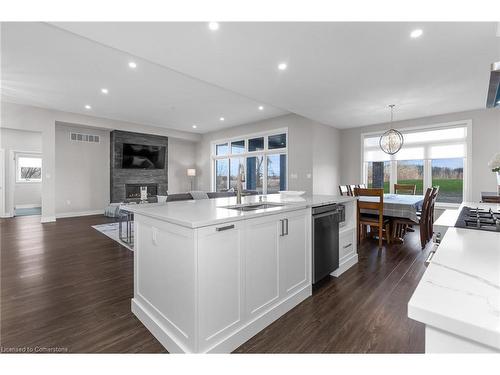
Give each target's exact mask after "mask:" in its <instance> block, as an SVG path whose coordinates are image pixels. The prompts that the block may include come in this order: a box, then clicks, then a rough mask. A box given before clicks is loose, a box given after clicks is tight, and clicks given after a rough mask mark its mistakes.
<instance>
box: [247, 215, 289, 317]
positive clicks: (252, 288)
mask: <svg viewBox="0 0 500 375" xmlns="http://www.w3.org/2000/svg"><path fill="white" fill-rule="evenodd" d="M280 230H281V227H280V217H279V216H278V215H273V216H265V217H262V218H258V219H252V220H248V221H247V224H246V230H245V291H246V293H245V299H246V313H247V315H248V316H253V315H256V314H259V313H261V312H263V311H265V310H266V309H267V308H269V307H270V306H271V305H272V304H273V303H274V302H277V300H278V298H279V279H278V267H279V265H278V241H279V231H280Z"/></svg>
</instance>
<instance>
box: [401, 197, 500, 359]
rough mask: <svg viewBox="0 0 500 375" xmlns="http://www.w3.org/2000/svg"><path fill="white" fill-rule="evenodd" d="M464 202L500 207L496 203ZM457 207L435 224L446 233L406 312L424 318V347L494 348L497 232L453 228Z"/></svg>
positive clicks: (499, 323)
mask: <svg viewBox="0 0 500 375" xmlns="http://www.w3.org/2000/svg"><path fill="white" fill-rule="evenodd" d="M462 206H469V207H474V208H475V207H479V208H481V209H483V208H485V209H489V208H491V209H493V210H496V211H500V205H496V204H484V203H471V202H466V203H463V204H462ZM460 209H461V207H460ZM460 209H458V210H449V211H447V212H445V213H444V214H443V215H442V216H441V217H440V218H438V219H437V220H436V222H435V224H434V231H435V232H437V231H439V232H441V233H442V234H444V237H443V239H442V241H441V244H440V245H439V247H438V248H437V251H436V253H435V255H434V256H433V257H432V260H431V262H430V264H429V266H428V268H427V270H426V271H425V273H424V275H423V277H422V279H421V280H420V283H419V284H418V286H417V289H416V290H415V292H414V293H413V296H412V297H411V299H410V301H409V303H408V316H409V317H410V318H412V319H415V320H417V321H419V322H422V323H424V324H425V352H426V353H498V352H500V233H498V232H487V231H480V230H474V229H464V228H454V225H455V222H456V221H457V218H458V215H459V213H460Z"/></svg>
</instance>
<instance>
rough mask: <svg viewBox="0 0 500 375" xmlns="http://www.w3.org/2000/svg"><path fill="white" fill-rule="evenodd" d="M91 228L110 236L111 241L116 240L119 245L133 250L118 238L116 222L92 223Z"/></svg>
mask: <svg viewBox="0 0 500 375" xmlns="http://www.w3.org/2000/svg"><path fill="white" fill-rule="evenodd" d="M92 228H94V229H95V230H96V231H98V232H101V233H102V234H104V235H105V236H107V237H109V238H111V239H112V240H113V241H116V242H118V243H119V244H120V245H122V246H124V247H126V248H127V249H129V250H130V251H134V249H132V248H131V247H130V246H129V245H127V244H126V243H125V242H123V241H122V240H120V237H119V235H118V223H109V224H99V225H92Z"/></svg>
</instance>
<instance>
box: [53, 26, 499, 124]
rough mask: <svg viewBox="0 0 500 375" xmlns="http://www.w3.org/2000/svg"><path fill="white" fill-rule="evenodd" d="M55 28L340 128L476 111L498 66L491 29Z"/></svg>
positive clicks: (396, 27) (338, 27)
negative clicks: (416, 33) (418, 32)
mask: <svg viewBox="0 0 500 375" xmlns="http://www.w3.org/2000/svg"><path fill="white" fill-rule="evenodd" d="M58 26H60V27H64V28H66V29H68V30H71V31H73V32H75V33H78V34H81V35H85V36H87V37H89V38H91V39H94V40H97V41H99V42H101V43H104V44H107V45H110V46H114V47H116V48H119V49H121V50H124V51H128V52H130V53H134V54H137V55H140V56H144V57H146V58H147V59H150V60H151V61H155V62H157V63H159V64H162V65H164V66H168V67H171V68H173V69H176V70H179V71H182V72H184V73H186V74H189V75H191V76H194V77H197V78H200V79H202V80H205V81H207V82H211V83H214V84H217V85H219V86H221V87H225V88H227V89H230V90H233V91H235V92H238V93H241V94H244V95H246V96H248V97H252V98H256V99H258V100H261V101H264V102H266V103H270V104H272V105H274V106H277V107H279V108H284V109H286V110H288V111H291V112H295V113H298V114H300V115H303V116H305V117H308V118H311V119H314V120H317V121H319V122H322V123H325V124H330V125H333V126H335V127H339V128H348V127H355V126H361V125H368V124H375V123H380V122H385V121H387V120H388V118H389V111H388V109H387V105H389V104H392V103H393V104H396V105H397V108H396V116H395V118H396V119H409V118H418V117H423V116H429V115H435V114H442V113H449V112H457V111H464V110H469V109H477V108H484V107H485V103H486V93H487V85H488V79H489V66H490V64H491V63H492V62H494V61H498V60H499V59H500V38H498V37H496V31H497V25H496V23H494V22H492V23H472V22H461V23H450V22H441V23H389V22H379V23H369V22H358V23H355V22H354V23H353V22H351V23H348V22H345V23H338V22H337V23H334V22H331V23H320V22H318V23H314V22H292V23H277V22H269V23H255V22H249V23H243V22H240V23H221V24H220V28H219V30H217V31H216V32H211V31H209V30H208V29H207V24H206V23H92V24H89V23H71V24H68V23H59V24H58ZM415 28H421V29H423V32H424V34H423V36H422V37H420V38H418V39H411V38H410V36H409V34H410V32H411V31H412V30H413V29H415ZM281 61H285V62H287V63H288V69H287V70H286V71H284V72H280V71H278V70H277V68H276V66H277V64H278V63H279V62H281Z"/></svg>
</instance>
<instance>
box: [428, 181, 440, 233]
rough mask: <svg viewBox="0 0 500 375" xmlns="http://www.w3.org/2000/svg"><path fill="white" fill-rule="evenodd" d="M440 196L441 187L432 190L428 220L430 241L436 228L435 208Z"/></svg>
mask: <svg viewBox="0 0 500 375" xmlns="http://www.w3.org/2000/svg"><path fill="white" fill-rule="evenodd" d="M438 194H439V186H435V187H433V188H432V192H431V196H430V199H429V215H428V218H427V238H428V239H429V240H430V239H431V238H432V235H433V227H434V206H435V205H436V200H437V196H438Z"/></svg>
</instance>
